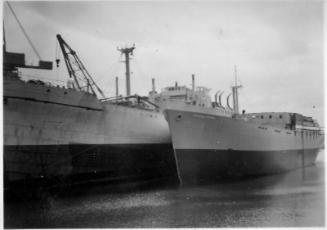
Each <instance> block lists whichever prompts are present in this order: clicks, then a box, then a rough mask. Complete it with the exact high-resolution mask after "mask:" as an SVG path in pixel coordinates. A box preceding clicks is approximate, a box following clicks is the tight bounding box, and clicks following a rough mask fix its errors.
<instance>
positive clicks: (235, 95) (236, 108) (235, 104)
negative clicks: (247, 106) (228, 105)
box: [232, 65, 242, 114]
mask: <svg viewBox="0 0 327 230" xmlns="http://www.w3.org/2000/svg"><path fill="white" fill-rule="evenodd" d="M234 72H235V85H234V86H232V92H233V107H234V108H233V109H234V113H236V114H238V113H239V105H238V89H239V88H241V87H242V85H237V69H236V65H235V66H234Z"/></svg>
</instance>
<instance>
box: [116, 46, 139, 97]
mask: <svg viewBox="0 0 327 230" xmlns="http://www.w3.org/2000/svg"><path fill="white" fill-rule="evenodd" d="M134 49H135V44H133V46H132V47H129V48H117V50H118V51H120V52H121V53H122V54H124V55H125V66H126V96H130V95H131V81H130V70H129V60H130V57H129V55H130V54H131V55H133V50H134Z"/></svg>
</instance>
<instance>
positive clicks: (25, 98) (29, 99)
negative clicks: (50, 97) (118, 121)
mask: <svg viewBox="0 0 327 230" xmlns="http://www.w3.org/2000/svg"><path fill="white" fill-rule="evenodd" d="M4 98H5V99H7V98H11V99H19V100H26V101H35V102H41V103H49V104H55V105H62V106H68V107H74V108H81V109H87V110H94V111H103V109H96V108H90V107H86V106H79V105H69V104H64V103H58V102H52V101H44V100H37V99H35V98H30V97H13V96H4Z"/></svg>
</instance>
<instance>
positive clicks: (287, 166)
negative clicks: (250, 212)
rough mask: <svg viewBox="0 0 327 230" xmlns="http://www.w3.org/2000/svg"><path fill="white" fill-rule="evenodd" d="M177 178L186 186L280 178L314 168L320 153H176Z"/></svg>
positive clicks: (231, 151) (227, 151) (311, 151)
mask: <svg viewBox="0 0 327 230" xmlns="http://www.w3.org/2000/svg"><path fill="white" fill-rule="evenodd" d="M175 151H176V157H177V165H178V174H179V178H180V181H181V183H182V184H183V185H186V184H197V183H207V182H214V181H217V180H219V179H224V178H240V177H249V176H260V175H268V174H277V173H281V172H285V171H289V170H293V169H296V168H300V167H306V166H310V165H313V164H314V162H315V160H316V157H317V155H318V152H319V149H306V150H305V151H304V152H303V150H286V151H235V150H210V149H209V150H208V149H200V150H199V149H176V150H175Z"/></svg>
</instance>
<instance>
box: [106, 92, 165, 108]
mask: <svg viewBox="0 0 327 230" xmlns="http://www.w3.org/2000/svg"><path fill="white" fill-rule="evenodd" d="M131 99H134V100H131ZM100 101H102V102H108V103H113V104H123V105H127V106H131V107H140V105H141V107H142V108H144V109H149V108H147V107H148V106H149V107H153V108H154V109H158V108H159V106H158V105H157V104H155V103H153V102H151V101H149V99H148V97H142V96H139V95H137V94H135V95H131V96H127V97H123V96H118V97H117V96H114V97H109V98H104V99H100ZM142 104H143V105H144V104H146V105H144V106H142ZM150 110H152V109H150Z"/></svg>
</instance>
